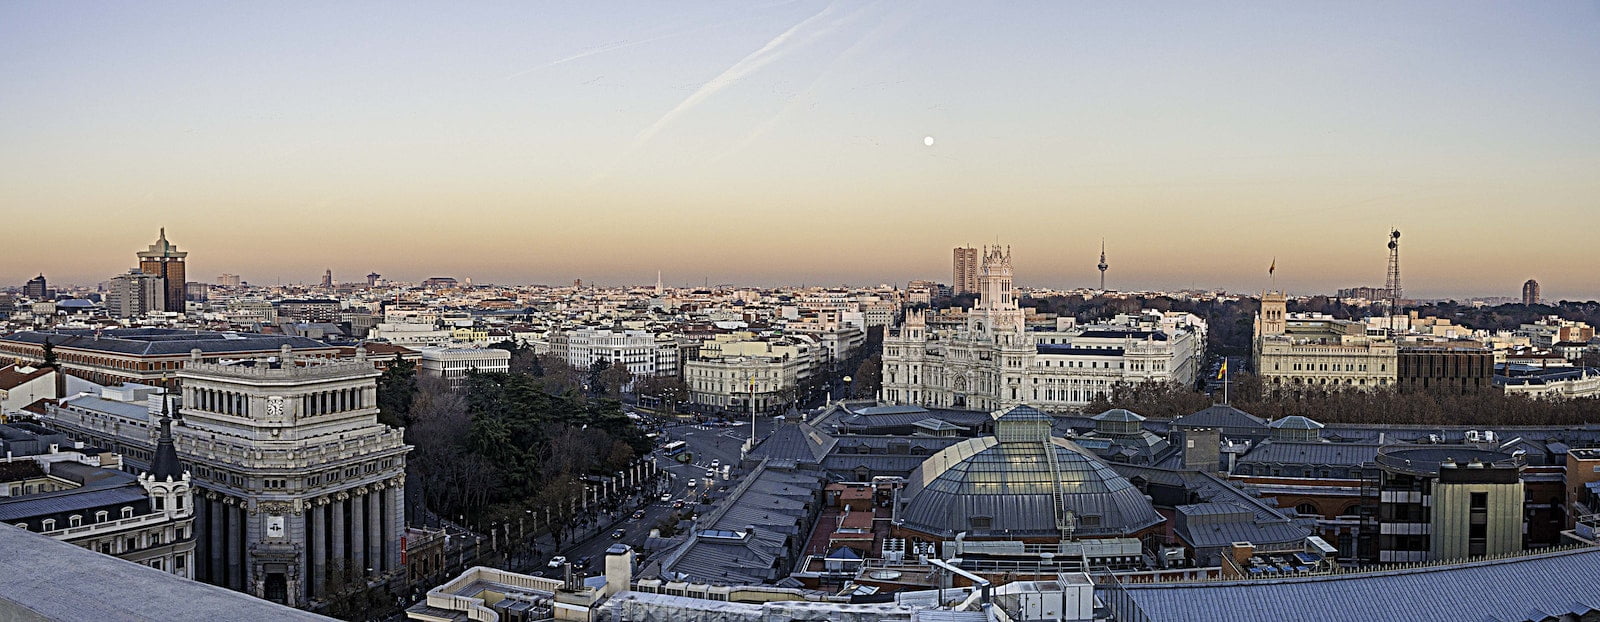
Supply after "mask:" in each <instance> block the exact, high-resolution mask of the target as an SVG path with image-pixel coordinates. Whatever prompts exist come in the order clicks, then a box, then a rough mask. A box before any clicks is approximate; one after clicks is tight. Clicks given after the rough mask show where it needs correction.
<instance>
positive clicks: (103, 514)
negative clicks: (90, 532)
mask: <svg viewBox="0 0 1600 622" xmlns="http://www.w3.org/2000/svg"><path fill="white" fill-rule="evenodd" d="M110 517H111V513H110V512H107V511H105V510H100V511H99V512H95V513H94V522H97V523H103V522H106V519H107V518H110Z"/></svg>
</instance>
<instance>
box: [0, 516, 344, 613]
mask: <svg viewBox="0 0 1600 622" xmlns="http://www.w3.org/2000/svg"><path fill="white" fill-rule="evenodd" d="M0 551H5V555H0V618H6V619H12V618H17V619H24V620H33V619H44V620H160V621H162V622H187V621H189V620H207V621H210V620H275V621H284V622H293V621H296V620H319V621H330V620H332V618H325V617H322V616H319V615H316V614H314V613H310V612H306V611H300V610H297V609H290V608H288V607H285V606H283V605H279V604H276V603H271V602H267V601H264V600H261V599H258V598H255V597H252V596H249V595H246V594H244V593H242V592H235V591H233V590H229V589H225V588H221V587H216V586H213V585H207V584H205V583H201V582H199V581H194V580H191V579H184V578H181V577H178V576H176V575H173V574H170V573H167V572H163V571H160V570H156V569H154V568H150V567H147V566H143V565H140V564H135V563H133V562H129V561H124V560H121V559H118V558H116V557H113V556H110V555H102V554H100V553H96V552H94V551H90V550H88V549H84V548H79V547H77V546H73V545H71V544H67V543H65V542H61V541H58V540H54V539H51V538H47V537H45V536H42V535H39V534H36V533H31V532H28V531H25V530H22V529H16V528H10V527H7V528H3V529H0Z"/></svg>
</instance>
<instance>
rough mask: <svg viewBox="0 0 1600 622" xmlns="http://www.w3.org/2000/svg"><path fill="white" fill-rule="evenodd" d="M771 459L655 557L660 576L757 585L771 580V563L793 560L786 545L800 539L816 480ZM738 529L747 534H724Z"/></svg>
mask: <svg viewBox="0 0 1600 622" xmlns="http://www.w3.org/2000/svg"><path fill="white" fill-rule="evenodd" d="M771 464H772V461H770V460H768V461H764V462H762V463H761V464H760V465H758V466H757V467H756V470H755V471H754V472H752V473H751V474H750V475H748V476H746V477H745V480H744V481H743V482H742V483H740V485H739V486H738V487H736V488H735V489H734V490H732V491H730V493H729V496H728V497H727V498H725V499H723V500H722V501H721V502H719V504H718V505H717V507H716V508H715V509H713V510H712V511H711V512H709V513H707V514H706V515H705V516H704V517H703V518H702V519H701V520H700V521H699V522H698V523H697V524H696V525H695V526H694V528H693V529H694V531H693V533H691V534H689V536H688V537H687V538H686V539H685V540H684V541H683V543H682V544H681V545H679V546H678V547H677V548H676V549H673V550H672V551H670V552H669V553H668V554H667V555H666V557H665V559H663V560H662V562H661V573H662V575H663V576H664V577H666V576H678V575H683V576H685V577H686V578H688V579H689V580H691V581H699V582H706V583H714V584H722V585H737V584H761V583H770V582H771V581H773V580H774V579H775V578H776V576H777V575H778V574H779V573H778V572H775V570H776V569H777V568H783V567H786V566H787V565H788V564H791V563H793V561H794V560H792V559H790V557H791V554H792V552H793V550H792V548H791V547H792V545H796V544H797V543H798V542H800V540H801V539H802V538H803V536H802V533H801V532H802V530H803V528H804V525H803V524H802V523H803V522H804V521H805V520H806V519H807V518H808V517H809V516H810V515H811V510H812V508H811V505H812V501H813V500H814V498H815V494H816V491H817V490H818V489H819V487H820V481H819V480H818V478H816V477H814V476H810V475H805V474H803V473H799V472H795V471H787V470H780V469H776V468H771ZM740 534H747V535H744V536H743V537H726V536H737V535H740ZM717 535H721V536H724V537H715V536H717ZM708 536H711V537H708Z"/></svg>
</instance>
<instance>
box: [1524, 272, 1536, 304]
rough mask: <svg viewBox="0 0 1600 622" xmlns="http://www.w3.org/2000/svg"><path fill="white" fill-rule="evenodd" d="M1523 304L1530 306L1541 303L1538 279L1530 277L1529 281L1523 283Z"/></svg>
mask: <svg viewBox="0 0 1600 622" xmlns="http://www.w3.org/2000/svg"><path fill="white" fill-rule="evenodd" d="M1522 304H1524V305H1529V306H1532V305H1536V304H1539V282H1538V281H1535V280H1533V279H1528V282H1526V283H1523V284H1522Z"/></svg>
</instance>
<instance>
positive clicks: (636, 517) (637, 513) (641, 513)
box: [631, 510, 644, 520]
mask: <svg viewBox="0 0 1600 622" xmlns="http://www.w3.org/2000/svg"><path fill="white" fill-rule="evenodd" d="M642 518H644V510H635V511H634V512H633V518H632V519H631V520H639V519H642Z"/></svg>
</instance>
